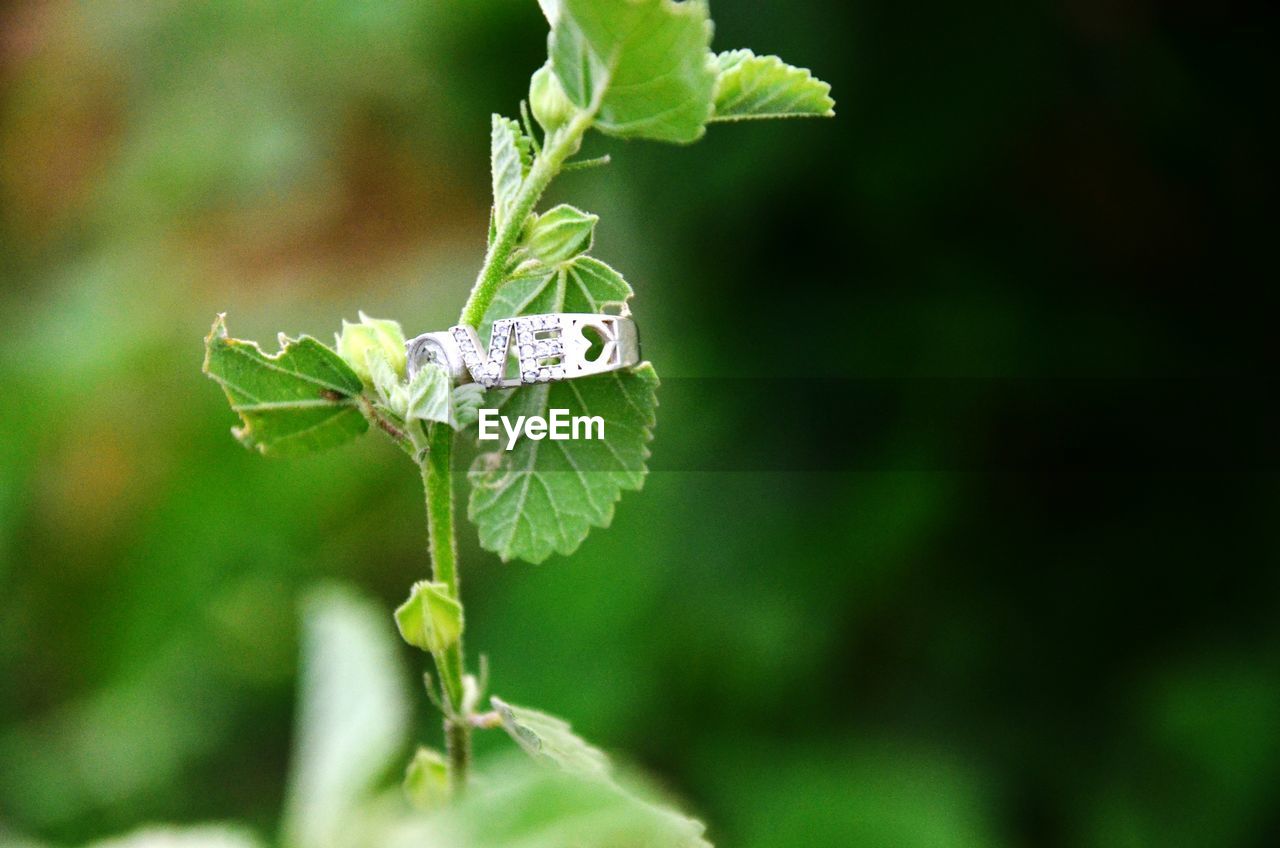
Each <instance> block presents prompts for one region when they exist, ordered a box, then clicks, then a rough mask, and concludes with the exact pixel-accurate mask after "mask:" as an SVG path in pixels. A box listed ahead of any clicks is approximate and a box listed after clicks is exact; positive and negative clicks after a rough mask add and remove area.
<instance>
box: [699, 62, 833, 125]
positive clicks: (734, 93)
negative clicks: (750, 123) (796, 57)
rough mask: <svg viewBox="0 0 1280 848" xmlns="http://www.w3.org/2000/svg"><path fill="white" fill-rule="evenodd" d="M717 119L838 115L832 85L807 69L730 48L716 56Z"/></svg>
mask: <svg viewBox="0 0 1280 848" xmlns="http://www.w3.org/2000/svg"><path fill="white" fill-rule="evenodd" d="M716 67H717V68H718V69H719V76H717V78H716V88H715V114H714V115H713V116H712V118H711V120H713V121H745V120H752V119H764V118H801V117H820V118H830V117H832V116H833V115H835V105H836V104H835V101H834V100H832V99H831V86H830V85H828V84H827V83H825V82H823V81H822V80H820V79H817V78H816V77H814V76H813V74H811V73H810V72H809V70H808V69H807V68H796V67H793V66H791V65H788V64H787V63H786V62H784V61H782V60H781V59H779V58H778V57H777V56H757V55H756V54H754V53H752V52H751V51H750V50H730V51H728V52H726V53H721V54H720V55H718V56H716Z"/></svg>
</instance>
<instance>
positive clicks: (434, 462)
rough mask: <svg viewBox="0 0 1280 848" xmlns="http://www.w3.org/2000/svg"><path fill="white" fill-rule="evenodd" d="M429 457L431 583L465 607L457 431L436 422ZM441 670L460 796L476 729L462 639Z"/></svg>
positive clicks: (452, 776) (452, 775) (440, 659)
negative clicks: (456, 508) (456, 510)
mask: <svg viewBox="0 0 1280 848" xmlns="http://www.w3.org/2000/svg"><path fill="white" fill-rule="evenodd" d="M427 438H428V447H427V454H426V456H425V457H424V458H423V462H422V484H423V488H424V489H425V490H426V498H427V533H428V539H429V541H428V544H429V547H430V553H431V571H432V579H433V580H434V581H435V582H437V583H441V584H443V585H444V587H445V590H446V591H447V592H448V593H449V595H450V596H452V597H453V598H454V599H456V600H458V601H459V603H461V596H460V594H459V591H458V546H457V541H456V539H455V534H454V518H453V476H452V473H451V471H450V467H449V466H450V464H451V462H452V458H453V430H451V429H450V428H449V426H448V425H447V424H434V425H432V426H431V431H430V433H429V434H428V437H427ZM435 661H436V670H437V672H438V673H439V675H440V685H441V687H442V688H443V689H444V700H445V717H444V727H445V740H446V742H447V746H448V751H449V780H450V783H451V784H452V786H453V789H454V792H455V793H461V792H462V790H463V789H464V788H465V787H466V782H467V769H468V767H469V766H470V763H471V727H470V724H469V723H468V721H467V717H466V715H465V713H466V709H467V706H466V704H465V703H464V691H465V690H464V688H463V683H462V678H463V674H464V669H465V667H466V666H465V663H464V661H463V652H462V637H461V636H459V637H458V641H456V642H454V643H453V645H452V646H450V647H449V649H448V650H446V651H444V652H443V653H440V654H436V655H435Z"/></svg>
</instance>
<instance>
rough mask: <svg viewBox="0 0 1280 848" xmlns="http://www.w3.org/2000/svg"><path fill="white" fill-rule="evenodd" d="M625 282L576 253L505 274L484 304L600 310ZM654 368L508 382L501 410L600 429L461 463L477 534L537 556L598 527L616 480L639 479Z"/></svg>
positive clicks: (499, 546)
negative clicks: (585, 421) (558, 414)
mask: <svg viewBox="0 0 1280 848" xmlns="http://www.w3.org/2000/svg"><path fill="white" fill-rule="evenodd" d="M630 296H631V287H630V286H628V285H627V283H626V281H624V280H623V279H622V277H621V275H619V274H618V272H617V271H614V270H613V269H612V268H610V267H609V266H608V265H605V264H604V263H603V262H600V261H599V260H597V259H593V258H591V257H587V256H580V257H578V258H577V259H575V260H573V261H572V262H570V263H566V264H564V265H561V266H559V267H558V268H556V269H555V270H554V271H551V272H547V273H543V274H541V275H537V276H530V277H522V278H518V279H515V280H511V281H509V282H508V283H507V284H506V285H505V286H504V287H503V288H502V290H501V291H500V292H499V294H498V297H497V298H495V299H494V302H493V305H492V306H491V307H490V309H489V312H488V313H487V314H486V320H485V323H484V325H483V328H482V332H483V333H485V334H486V335H487V333H488V327H489V326H490V325H491V323H492V321H493V320H494V319H495V318H501V317H506V316H510V315H518V314H530V313H541V312H600V311H602V310H603V308H604V307H605V306H606V305H608V304H617V303H622V302H625V301H626V299H627V298H628V297H630ZM657 387H658V376H657V374H655V373H654V370H653V366H651V365H649V364H648V363H647V362H646V363H641V364H640V365H639V366H637V367H636V368H633V369H631V370H630V371H615V372H613V373H609V374H601V375H599V376H596V377H588V378H585V379H581V380H565V381H563V382H553V383H540V384H537V385H532V386H523V387H521V388H519V389H517V390H515V391H513V392H510V393H509V394H508V395H507V396H506V398H505V399H504V400H502V401H501V402H500V403H499V408H500V411H501V414H502V415H505V416H508V417H510V418H511V419H512V420H514V419H515V416H520V415H524V416H529V415H540V416H543V417H546V416H547V415H548V410H550V409H567V410H569V415H570V416H600V417H601V418H603V419H604V439H594V440H588V439H574V440H568V441H552V440H550V439H543V440H541V441H534V440H531V439H521V440H520V441H519V442H518V443H517V444H516V446H515V448H514V449H513V450H510V451H507V450H505V449H504V447H505V446H499V445H497V444H496V443H494V442H481V443H480V444H481V445H482V446H483V447H485V448H486V450H485V452H482V453H481V454H480V455H479V456H477V457H476V460H475V462H474V463H473V464H472V466H471V471H470V474H469V478H470V480H471V500H470V503H469V507H468V511H467V514H468V516H469V517H470V518H471V520H472V522H474V523H475V525H476V527H477V528H478V530H479V535H480V544H481V545H483V546H484V547H485V548H486V549H488V550H491V551H494V552H495V553H497V554H498V555H499V556H500V557H502V559H503V560H510V559H512V558H519V559H523V560H526V561H528V562H533V563H538V562H542V561H543V560H544V559H546V558H547V557H549V556H550V555H551V554H552V553H553V552H555V553H561V554H570V553H572V552H573V551H574V550H575V549H576V548H577V547H578V545H580V544H581V543H582V540H583V539H585V538H586V537H587V533H588V532H589V531H590V529H591V528H592V527H607V526H608V525H609V522H610V521H611V520H612V519H613V508H614V504H615V503H616V502H617V501H618V499H619V498H620V497H622V492H623V491H624V490H627V489H630V490H636V489H639V488H640V487H641V486H642V485H643V483H644V477H645V474H646V473H647V469H646V468H645V461H646V460H647V459H648V457H649V449H648V443H649V440H650V439H651V438H652V431H653V426H654V424H655V423H656V411H657V406H658V400H657V394H656V393H657Z"/></svg>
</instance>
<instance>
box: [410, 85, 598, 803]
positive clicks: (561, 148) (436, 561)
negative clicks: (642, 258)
mask: <svg viewBox="0 0 1280 848" xmlns="http://www.w3.org/2000/svg"><path fill="white" fill-rule="evenodd" d="M597 108H598V104H594V105H593V107H592V108H591V109H589V110H585V111H582V112H579V113H578V114H577V115H575V116H574V118H573V120H571V121H570V122H569V123H568V124H566V125H565V126H564V127H562V128H560V129H559V130H557V131H556V132H554V133H551V134H549V135H548V136H547V138H546V142H545V144H544V146H543V148H542V150H541V152H540V153H539V154H538V156H537V158H536V159H534V162H533V166H532V167H531V168H530V169H529V174H528V176H526V177H525V179H524V183H523V185H522V186H521V188H520V192H519V193H518V194H517V195H516V201H515V205H514V208H513V209H512V210H511V214H510V216H508V218H507V220H506V221H505V222H504V223H503V225H502V227H500V228H499V230H498V233H497V237H496V238H494V240H493V244H491V245H489V250H488V252H487V253H486V254H485V257H484V264H483V265H482V266H481V267H480V273H479V274H478V275H477V276H476V282H475V286H474V287H472V289H471V294H470V296H469V297H468V298H467V303H466V306H464V307H463V309H462V316H461V318H460V319H459V322H460V323H462V324H470V325H471V326H473V327H478V326H479V325H480V321H481V320H482V319H483V318H484V313H485V312H486V311H487V310H488V308H489V305H490V304H491V303H493V298H494V297H495V296H496V295H497V293H498V289H499V288H501V287H502V284H503V282H505V280H506V277H505V272H506V268H507V264H508V263H509V261H510V259H511V254H512V253H513V252H514V251H515V249H516V246H517V245H518V244H519V242H520V234H521V232H522V231H523V230H524V222H525V219H526V218H528V217H529V214H530V213H531V212H533V207H534V206H536V205H537V204H538V200H539V199H540V198H541V197H542V193H543V192H544V191H546V190H547V186H548V185H550V184H551V181H552V180H553V179H554V178H555V176H556V174H558V173H560V171H561V170H562V169H563V167H564V163H565V160H566V159H568V158H569V157H570V156H572V155H573V154H574V153H576V152H577V151H578V148H579V147H580V146H581V144H582V136H583V135H584V134H585V133H586V131H587V129H588V128H589V127H590V126H591V122H592V121H593V120H594V118H595V112H596V109H597ZM452 459H453V430H452V428H450V427H449V426H447V425H445V424H434V425H432V427H431V432H430V434H429V436H428V444H427V454H426V457H425V458H424V459H423V460H422V481H423V486H424V488H425V489H426V495H427V528H428V531H429V534H430V545H431V567H432V574H433V576H434V579H435V581H436V582H437V583H443V584H444V585H445V586H446V587H447V589H448V592H449V594H450V595H452V596H453V597H454V598H455V599H456V600H457V601H458V603H459V604H461V603H462V597H461V595H460V594H459V593H458V550H457V543H456V541H455V538H454V536H455V534H454V516H453V477H452V470H451V468H450V464H451V462H452ZM463 620H464V621H465V620H466V619H465V613H464V618H463ZM435 659H436V667H437V669H438V670H439V673H440V683H441V686H442V687H443V688H444V697H445V706H446V707H447V709H446V715H445V719H444V732H445V743H446V747H447V748H448V753H449V783H450V785H451V786H452V788H453V792H454V795H455V797H456V796H459V795H461V794H462V793H463V791H464V790H465V789H466V784H467V770H468V768H469V767H470V764H471V728H472V722H471V717H470V716H468V715H467V712H468V710H469V709H470V708H471V705H469V704H467V703H466V702H465V692H464V689H463V682H462V681H463V675H464V673H465V669H466V664H465V660H464V654H463V651H462V639H461V638H459V639H458V641H457V642H456V643H454V645H453V646H452V647H451V648H449V650H447V651H445V652H444V653H443V654H440V655H438V656H436V658H435Z"/></svg>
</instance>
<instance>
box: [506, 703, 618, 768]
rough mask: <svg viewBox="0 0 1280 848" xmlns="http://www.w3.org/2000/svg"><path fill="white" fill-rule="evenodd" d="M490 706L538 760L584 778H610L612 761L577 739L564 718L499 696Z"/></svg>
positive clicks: (509, 734) (514, 737)
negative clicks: (519, 705) (518, 705)
mask: <svg viewBox="0 0 1280 848" xmlns="http://www.w3.org/2000/svg"><path fill="white" fill-rule="evenodd" d="M489 703H491V704H492V705H493V708H494V709H495V710H496V711H497V713H498V716H499V717H500V718H501V719H502V729H503V730H505V731H507V735H508V736H510V737H511V738H512V739H514V740H515V741H516V744H517V745H519V746H520V747H521V748H523V749H524V751H525V753H527V754H528V755H529V756H531V757H533V758H534V759H535V760H539V761H542V762H546V763H550V764H552V765H555V766H558V767H559V768H562V769H564V770H565V771H567V772H569V773H570V774H576V775H580V776H582V777H591V778H604V777H608V775H609V758H608V757H607V756H605V754H604V752H603V751H601V750H600V749H599V748H596V747H594V746H592V745H589V744H587V743H586V742H584V741H583V740H582V739H581V738H580V737H579V736H577V735H576V734H575V733H574V732H573V728H571V727H570V726H569V723H568V722H567V721H565V720H564V719H561V718H556V717H555V716H553V715H547V714H546V713H544V712H539V711H538V710H531V709H528V708H526V707H517V706H513V705H511V704H508V703H506V702H505V701H502V700H501V699H499V698H497V697H492V698H490V699H489Z"/></svg>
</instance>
